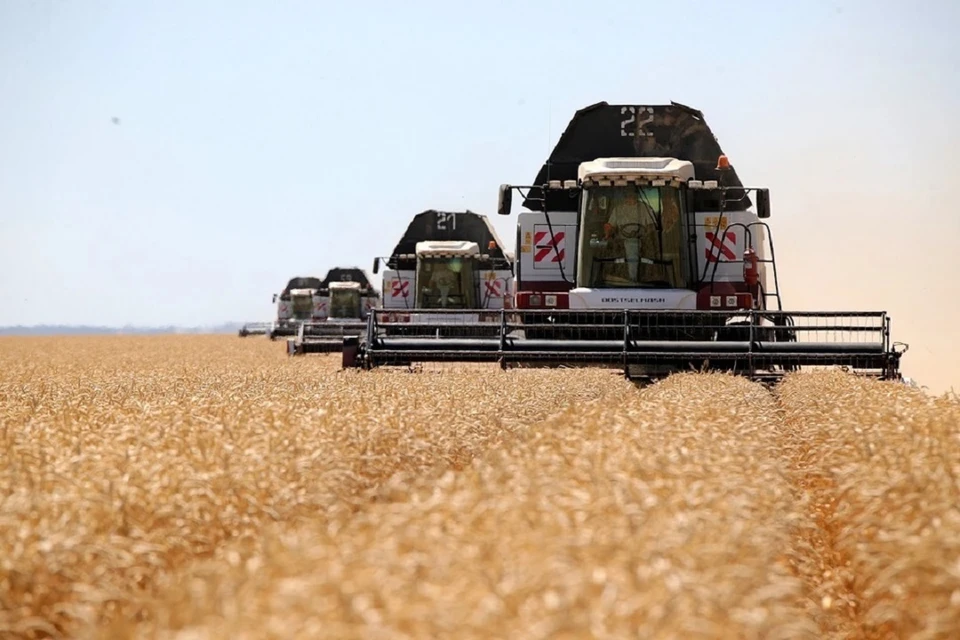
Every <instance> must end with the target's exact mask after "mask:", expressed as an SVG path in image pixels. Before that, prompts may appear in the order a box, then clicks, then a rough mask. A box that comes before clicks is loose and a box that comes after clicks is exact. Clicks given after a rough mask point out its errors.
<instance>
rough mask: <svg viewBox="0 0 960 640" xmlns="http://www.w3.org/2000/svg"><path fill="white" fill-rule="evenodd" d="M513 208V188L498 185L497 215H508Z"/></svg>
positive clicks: (506, 185)
mask: <svg viewBox="0 0 960 640" xmlns="http://www.w3.org/2000/svg"><path fill="white" fill-rule="evenodd" d="M512 207H513V188H511V186H510V185H508V184H502V185H500V195H499V196H498V198H497V213H499V214H500V215H502V216H508V215H510V211H511V209H512Z"/></svg>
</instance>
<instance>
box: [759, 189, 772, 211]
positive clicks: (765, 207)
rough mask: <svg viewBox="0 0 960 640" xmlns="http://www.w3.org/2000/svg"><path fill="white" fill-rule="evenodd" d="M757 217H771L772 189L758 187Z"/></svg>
mask: <svg viewBox="0 0 960 640" xmlns="http://www.w3.org/2000/svg"><path fill="white" fill-rule="evenodd" d="M757 217H758V218H769V217H770V189H757Z"/></svg>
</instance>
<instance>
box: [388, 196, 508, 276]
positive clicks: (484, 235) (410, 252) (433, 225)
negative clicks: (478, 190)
mask: <svg viewBox="0 0 960 640" xmlns="http://www.w3.org/2000/svg"><path fill="white" fill-rule="evenodd" d="M442 240H446V241H450V240H457V241H467V242H475V243H477V246H478V247H479V248H480V252H481V253H484V254H487V255H489V256H490V260H491V262H492V267H493V268H494V269H510V268H511V267H510V265H511V264H512V261H511V260H510V259H509V258H508V257H507V255H506V254H505V253H504V249H505V247H504V244H503V242H502V241H501V240H500V237H499V236H498V235H497V232H496V230H495V229H494V228H493V224H492V223H491V222H490V219H489V218H488V217H487V216H485V215H483V214H480V213H474V212H473V211H469V210H468V211H436V210H434V209H430V210H427V211H424V212H422V213H418V214H417V215H415V216H414V217H413V220H411V221H410V224H409V225H408V226H407V230H406V231H405V232H404V234H403V237H402V238H400V242H398V243H397V246H396V247H394V248H393V253H392V254H390V257H389V258H388V259H387V266H388V267H389V268H391V269H404V268H412V264H406V263H411V262H413V261H414V260H415V259H414V258H413V256H415V255H416V252H417V243H418V242H427V241H442ZM491 242H492V243H493V246H492V247H491V246H490V243H491ZM407 256H409V257H407ZM401 263H404V264H401Z"/></svg>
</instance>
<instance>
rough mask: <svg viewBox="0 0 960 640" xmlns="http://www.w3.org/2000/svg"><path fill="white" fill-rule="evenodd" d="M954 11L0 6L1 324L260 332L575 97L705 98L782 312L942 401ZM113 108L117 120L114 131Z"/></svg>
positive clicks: (959, 60)
mask: <svg viewBox="0 0 960 640" xmlns="http://www.w3.org/2000/svg"><path fill="white" fill-rule="evenodd" d="M958 24H960V3H956V2H950V1H947V0H943V1H929V0H928V1H925V2H924V1H920V2H914V3H911V4H909V5H908V4H907V3H902V2H900V3H894V2H887V1H877V2H867V1H863V2H842V1H824V2H813V1H811V2H803V3H771V2H726V3H706V2H703V3H696V2H691V3H676V2H661V3H653V2H630V3H624V2H619V3H613V2H605V1H601V0H596V1H591V2H577V3H574V2H559V1H554V2H533V1H530V2H524V3H522V4H521V3H519V2H518V3H514V4H511V3H507V2H493V1H490V2H483V3H471V4H468V3H457V2H449V1H448V2H439V1H436V2H434V1H410V2H404V3H394V2H386V1H383V2H359V1H358V2H354V3H342V2H338V3H333V2H317V1H314V2H307V1H304V2H291V1H283V0H275V1H271V2H250V1H248V2H236V1H228V0H202V1H200V0H197V1H185V0H168V1H165V2H159V1H148V0H138V1H137V2H122V1H119V0H118V1H105V0H104V1H97V0H88V1H81V0H72V1H68V0H0V96H2V99H0V300H2V301H3V304H2V305H0V325H14V324H42V323H62V324H105V325H115V326H121V325H125V324H128V323H129V324H142V325H166V324H180V325H190V326H196V325H205V324H215V323H220V322H224V321H238V320H239V321H253V320H268V319H270V318H271V317H272V315H273V313H274V308H273V305H272V304H271V295H272V294H273V293H274V292H276V291H279V290H280V289H281V288H282V287H283V285H284V284H285V283H286V281H287V280H288V279H289V278H290V277H292V276H294V275H318V276H322V275H323V274H324V273H325V272H326V270H327V269H329V268H331V267H334V266H353V265H356V266H360V267H363V268H366V269H368V270H369V269H370V266H371V264H372V261H373V257H374V256H377V255H381V256H385V255H388V254H389V253H390V251H391V250H392V248H393V246H394V244H395V243H396V241H397V240H398V239H399V237H400V235H401V234H402V233H403V230H404V229H405V228H406V226H407V224H408V223H409V221H410V219H411V218H412V217H413V216H414V215H415V214H417V213H419V212H421V211H424V210H426V209H448V210H464V209H470V210H472V211H476V212H479V213H484V214H488V215H489V216H490V217H491V218H492V219H493V222H494V224H495V226H496V228H497V230H498V232H499V234H500V236H501V238H503V239H505V240H506V239H511V238H513V237H514V229H515V225H516V216H515V215H514V216H510V217H501V216H497V215H496V211H495V209H496V200H497V187H498V185H499V184H500V183H504V182H512V183H521V184H524V183H529V182H530V181H532V180H533V178H534V176H535V174H536V172H537V170H538V169H539V168H540V166H541V165H542V163H543V161H544V160H545V159H546V157H547V155H548V154H549V153H550V150H551V149H552V147H553V145H554V144H555V143H556V140H557V138H558V137H559V135H560V133H561V132H562V131H563V129H564V128H565V127H566V125H567V123H568V122H569V121H570V118H571V117H572V116H573V114H574V112H575V111H576V110H577V109H579V108H582V107H584V106H587V105H590V104H593V103H595V102H599V101H607V102H611V103H621V104H623V103H626V104H666V103H669V101H671V100H674V101H677V102H681V103H683V104H686V105H690V106H693V107H695V108H697V109H700V110H701V111H703V112H704V114H705V117H706V119H707V122H708V123H709V125H710V127H711V129H712V130H713V131H714V133H715V134H716V136H717V138H718V139H719V141H720V144H721V146H722V147H723V149H724V151H725V152H726V153H727V155H728V156H729V157H730V159H731V162H732V163H733V164H734V166H735V167H736V168H737V172H738V174H739V175H740V176H741V177H742V178H743V179H744V181H745V182H746V183H749V184H750V185H754V186H765V187H769V189H770V192H771V204H772V210H773V215H772V217H771V218H770V220H769V221H768V222H770V224H771V226H772V230H773V237H774V242H775V248H776V257H777V268H778V275H779V279H780V286H781V293H782V295H783V300H784V305H785V307H786V308H788V309H798V310H834V309H837V310H847V309H855V310H886V311H888V312H890V313H891V315H892V317H893V336H894V339H896V340H901V341H904V342H908V343H910V351H909V352H908V353H907V355H906V356H905V357H904V369H905V371H906V372H907V374H908V375H914V376H915V377H917V378H918V379H919V380H920V382H921V383H925V384H928V385H929V386H930V387H931V388H935V389H938V390H939V389H949V388H951V387H952V386H954V385H956V388H957V390H960V326H958V325H960V322H958V320H960V284H958V283H957V280H956V278H955V276H956V274H957V273H958V272H960V253H958V251H957V248H956V246H955V245H956V244H957V239H958V238H960V216H958V215H957V213H956V205H955V203H954V201H953V200H952V198H951V197H950V196H951V195H952V193H954V192H955V187H954V184H955V176H956V175H957V174H958V172H960V162H958V160H957V153H960V126H958V124H957V120H956V118H957V114H960V38H956V37H955V32H954V31H955V28H956V25H958ZM113 118H117V119H118V122H116V123H115V122H114V121H113Z"/></svg>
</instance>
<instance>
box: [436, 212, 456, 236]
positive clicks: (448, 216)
mask: <svg viewBox="0 0 960 640" xmlns="http://www.w3.org/2000/svg"><path fill="white" fill-rule="evenodd" d="M456 228H457V214H455V213H449V212H444V211H438V212H437V229H438V230H440V231H453V230H455V229H456Z"/></svg>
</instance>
